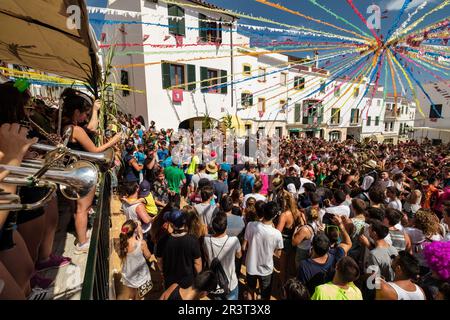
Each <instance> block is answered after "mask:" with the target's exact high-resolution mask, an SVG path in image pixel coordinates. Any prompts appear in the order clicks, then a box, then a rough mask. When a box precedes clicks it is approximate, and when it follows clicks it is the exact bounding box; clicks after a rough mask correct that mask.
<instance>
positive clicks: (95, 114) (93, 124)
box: [87, 100, 102, 132]
mask: <svg viewBox="0 0 450 320" xmlns="http://www.w3.org/2000/svg"><path fill="white" fill-rule="evenodd" d="M101 107H102V103H101V101H100V100H95V102H94V107H93V109H92V117H91V120H90V121H89V124H88V125H87V128H88V129H89V130H91V131H94V132H95V131H97V129H98V112H99V110H100V108H101Z"/></svg>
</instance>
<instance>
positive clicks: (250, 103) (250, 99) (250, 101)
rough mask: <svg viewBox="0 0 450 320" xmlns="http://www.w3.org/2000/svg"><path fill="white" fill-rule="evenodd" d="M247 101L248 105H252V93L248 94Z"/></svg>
mask: <svg viewBox="0 0 450 320" xmlns="http://www.w3.org/2000/svg"><path fill="white" fill-rule="evenodd" d="M248 101H249V105H250V106H253V95H252V94H250V95H249V97H248Z"/></svg>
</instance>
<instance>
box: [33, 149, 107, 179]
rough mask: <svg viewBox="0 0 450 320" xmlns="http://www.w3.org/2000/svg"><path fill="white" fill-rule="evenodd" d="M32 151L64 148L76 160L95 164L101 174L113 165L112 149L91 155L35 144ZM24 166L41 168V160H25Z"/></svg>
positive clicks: (49, 150) (50, 150)
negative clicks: (29, 165)
mask: <svg viewBox="0 0 450 320" xmlns="http://www.w3.org/2000/svg"><path fill="white" fill-rule="evenodd" d="M31 148H32V149H34V150H39V151H45V152H53V151H55V150H57V149H58V148H64V149H65V152H66V153H67V154H68V155H70V156H71V157H73V158H75V159H78V160H86V161H90V162H93V163H95V164H97V165H98V166H99V168H100V170H101V171H102V172H104V171H107V170H108V169H109V168H111V167H112V166H113V164H114V149H113V148H109V149H107V150H105V151H104V152H101V153H92V152H86V151H78V150H72V149H69V148H67V147H63V146H61V145H60V146H50V145H46V144H40V143H36V144H34V145H32V146H31ZM24 162H25V164H34V165H35V166H33V167H34V168H36V166H37V165H40V166H42V161H41V160H32V161H30V160H25V161H24Z"/></svg>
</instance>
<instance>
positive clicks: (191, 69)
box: [186, 64, 197, 91]
mask: <svg viewBox="0 0 450 320" xmlns="http://www.w3.org/2000/svg"><path fill="white" fill-rule="evenodd" d="M186 68H187V82H188V83H189V84H188V86H187V90H188V91H193V90H195V89H197V84H196V83H195V82H196V81H197V80H196V77H195V65H193V64H188V65H187V66H186ZM191 82H194V83H191Z"/></svg>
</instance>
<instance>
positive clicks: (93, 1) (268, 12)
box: [87, 0, 449, 34]
mask: <svg viewBox="0 0 450 320" xmlns="http://www.w3.org/2000/svg"><path fill="white" fill-rule="evenodd" d="M119 1H127V0H119ZM133 1H136V0H133ZM404 1H405V0H377V1H367V0H355V1H354V3H355V5H356V6H357V7H358V9H359V11H360V12H361V13H362V14H363V15H364V16H365V17H366V18H367V17H368V16H369V14H367V13H366V10H367V7H368V6H369V5H371V4H376V5H378V6H380V7H381V9H382V11H384V10H388V12H387V13H386V14H385V15H386V16H387V19H383V20H382V25H381V28H382V29H381V30H382V33H383V34H386V33H387V31H388V30H389V28H390V27H391V25H392V23H393V21H394V20H395V18H396V16H397V14H398V12H399V11H398V10H399V9H400V8H401V7H402V5H403V2H404ZM423 1H424V0H413V1H412V2H411V4H410V5H409V10H408V12H412V11H414V10H415V8H416V7H417V6H418V5H419V4H420V3H422V2H423ZM87 2H88V5H91V6H99V7H105V6H106V4H107V0H88V1H87ZM208 2H209V3H212V4H215V5H217V6H220V7H223V8H226V9H230V10H233V11H239V12H243V13H249V14H252V15H254V16H262V17H266V18H269V19H272V20H275V21H278V22H283V23H287V24H292V25H302V26H305V27H309V28H313V29H319V30H323V31H330V32H335V33H341V34H345V33H342V32H340V31H338V30H335V29H333V28H330V27H327V26H325V25H322V24H319V23H316V22H313V21H309V20H306V19H304V18H302V17H299V16H296V15H293V14H290V13H288V12H283V11H280V10H277V9H275V8H271V7H269V6H266V5H264V4H261V3H258V2H256V1H254V0H239V1H238V0H208ZM272 2H275V3H280V4H282V5H283V6H286V7H288V8H289V9H292V10H296V11H300V12H301V13H303V14H306V15H309V16H312V17H314V18H317V19H320V20H323V21H327V22H330V23H333V24H336V25H338V26H341V27H344V28H346V29H351V27H350V26H347V25H345V24H344V23H342V22H340V21H338V20H336V19H335V18H334V17H333V16H331V15H330V14H328V13H327V12H325V11H323V10H322V9H320V8H318V7H316V6H315V5H313V4H311V3H310V2H309V1H308V0H272ZM317 2H318V3H320V4H322V5H324V6H326V7H327V8H329V9H330V10H332V11H333V12H335V13H336V14H338V15H340V16H342V17H343V18H345V19H347V20H348V21H350V22H351V23H353V24H355V25H356V26H358V27H359V28H361V29H362V30H365V31H367V32H368V30H367V27H366V26H365V25H364V23H362V22H361V21H360V19H359V18H358V17H357V16H356V14H355V13H354V12H353V10H352V8H351V7H350V6H349V5H348V4H347V2H346V1H345V0H317ZM427 2H428V4H427V6H426V7H425V9H424V10H422V11H421V12H420V13H419V15H418V16H421V15H422V14H424V13H425V12H427V11H429V10H430V9H431V8H434V7H435V6H436V5H438V4H439V3H442V2H443V0H428V1H427ZM448 8H449V7H447V8H446V9H447V10H445V9H444V10H441V11H439V12H437V13H434V14H432V15H431V16H429V17H428V18H427V19H425V21H424V22H422V24H421V26H425V25H427V24H429V23H432V22H433V21H436V20H439V19H442V18H445V17H446V16H448ZM416 17H417V16H416ZM406 18H407V15H406V14H405V15H403V19H402V20H401V21H404V20H405V19H406ZM241 22H243V23H251V24H258V25H265V24H264V23H259V22H257V21H254V20H246V19H241ZM272 26H273V25H272ZM353 31H354V30H353Z"/></svg>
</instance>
